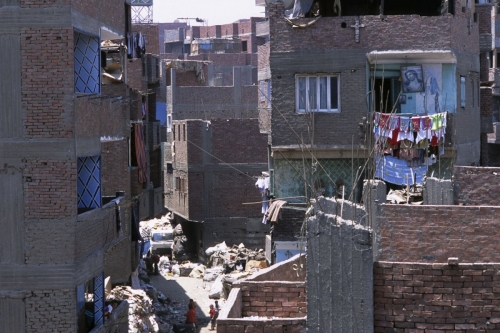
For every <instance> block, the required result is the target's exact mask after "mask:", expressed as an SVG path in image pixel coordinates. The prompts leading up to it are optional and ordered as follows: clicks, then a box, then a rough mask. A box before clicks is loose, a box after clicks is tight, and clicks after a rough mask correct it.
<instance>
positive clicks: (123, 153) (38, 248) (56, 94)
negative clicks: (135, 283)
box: [0, 0, 161, 332]
mask: <svg viewBox="0 0 500 333" xmlns="http://www.w3.org/2000/svg"><path fill="white" fill-rule="evenodd" d="M132 34H133V32H132V27H131V24H130V6H129V1H124V0H107V1H100V0H96V1H91V2H88V1H72V2H68V1H64V2H54V1H38V0H35V1H26V0H14V1H7V2H5V1H3V2H0V45H2V49H1V51H0V55H1V58H2V59H3V61H2V64H0V114H1V117H2V121H1V123H0V146H1V149H0V162H1V165H2V168H1V171H0V193H1V194H2V197H3V198H4V199H3V200H2V203H0V211H1V212H2V215H3V218H2V219H1V223H0V225H1V226H2V230H3V232H2V234H1V235H0V282H1V283H0V295H1V297H0V331H2V332H4V331H5V332H88V331H90V330H91V329H92V327H100V326H101V325H102V323H103V315H104V310H103V309H104V279H105V277H108V276H109V277H110V278H111V284H124V283H127V282H128V281H129V278H130V274H131V273H132V271H133V270H134V269H135V267H136V265H137V240H138V236H139V235H138V233H137V232H136V231H138V230H137V228H136V226H137V223H138V215H141V214H142V215H146V216H149V214H150V211H149V207H147V205H144V204H142V202H143V201H144V200H141V197H142V196H143V188H144V187H146V188H147V187H148V184H149V180H150V179H151V178H153V177H152V176H151V172H150V168H149V169H148V167H149V166H150V163H149V164H148V162H147V161H146V154H145V149H143V148H142V147H144V146H145V138H147V137H148V135H147V134H148V131H147V130H145V129H144V128H145V127H143V126H142V122H143V120H145V121H146V122H147V119H148V118H147V112H145V113H144V112H143V111H144V110H146V111H147V102H148V101H147V98H148V94H147V88H146V89H142V88H141V85H142V83H141V82H142V80H143V78H142V75H139V77H138V78H137V80H136V77H134V75H135V74H134V66H135V65H137V66H136V67H138V69H139V70H141V69H142V67H143V66H142V63H143V61H142V60H141V59H139V60H138V61H137V59H138V58H139V56H138V55H135V56H134V55H131V54H129V55H127V51H130V50H131V47H129V48H128V49H127V48H126V47H125V45H127V44H128V42H130V43H132V40H131V39H130V38H127V37H129V36H131V35H132ZM129 45H132V44H129ZM144 51H145V50H144V47H142V50H141V51H140V52H139V53H143V52H144ZM138 73H139V74H140V73H141V72H138ZM134 82H135V83H134ZM144 105H146V109H145V108H144ZM157 173H158V175H161V174H160V170H158V172H157ZM159 182H160V180H158V181H157V183H159ZM139 203H141V204H139ZM141 205H144V206H146V207H145V208H148V209H145V208H144V207H140V206H141ZM111 326H112V325H111ZM111 326H110V327H111ZM111 328H112V327H111Z"/></svg>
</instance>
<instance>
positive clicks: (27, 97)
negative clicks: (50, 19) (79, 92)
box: [20, 1, 74, 138]
mask: <svg viewBox="0 0 500 333" xmlns="http://www.w3.org/2000/svg"><path fill="white" fill-rule="evenodd" d="M33 2H34V4H33V5H35V6H36V3H37V2H35V1H33ZM39 3H42V2H41V1H40V2H39ZM24 5H26V4H24ZM20 38H21V63H22V75H21V80H22V82H21V84H22V87H21V90H22V107H23V110H24V112H25V114H24V131H25V137H26V138H71V137H72V136H73V135H74V127H73V126H74V124H73V121H72V120H73V119H72V115H71V110H72V108H71V106H72V105H71V101H70V100H68V99H66V98H65V96H67V95H70V94H73V92H74V81H73V77H74V68H73V58H72V54H73V53H72V52H68V49H72V48H73V29H70V28H66V29H64V28H60V29H55V28H50V29H49V28H46V29H42V28H25V29H22V31H21V36H20Z"/></svg>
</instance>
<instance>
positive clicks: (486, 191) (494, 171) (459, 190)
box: [454, 166, 500, 221]
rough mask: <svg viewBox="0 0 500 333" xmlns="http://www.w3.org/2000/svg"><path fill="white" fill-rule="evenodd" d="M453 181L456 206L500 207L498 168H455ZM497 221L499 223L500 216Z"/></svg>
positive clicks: (499, 169) (499, 175) (499, 172)
mask: <svg viewBox="0 0 500 333" xmlns="http://www.w3.org/2000/svg"><path fill="white" fill-rule="evenodd" d="M454 179H455V200H456V203H457V204H459V205H467V206H499V205H500V204H499V198H500V168H493V167H489V168H488V167H462V166H455V168H454ZM498 220H499V221H500V216H499V217H498Z"/></svg>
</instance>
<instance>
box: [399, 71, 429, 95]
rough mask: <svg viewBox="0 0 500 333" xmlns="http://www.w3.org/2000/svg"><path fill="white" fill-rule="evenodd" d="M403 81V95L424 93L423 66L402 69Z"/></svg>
mask: <svg viewBox="0 0 500 333" xmlns="http://www.w3.org/2000/svg"><path fill="white" fill-rule="evenodd" d="M401 79H402V81H403V93H415V92H421V91H424V77H423V71H422V66H407V67H401Z"/></svg>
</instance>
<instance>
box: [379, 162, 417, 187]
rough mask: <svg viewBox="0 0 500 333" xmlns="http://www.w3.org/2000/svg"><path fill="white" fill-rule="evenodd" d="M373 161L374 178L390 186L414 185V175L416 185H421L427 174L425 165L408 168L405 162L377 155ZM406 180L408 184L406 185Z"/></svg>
mask: <svg viewBox="0 0 500 333" xmlns="http://www.w3.org/2000/svg"><path fill="white" fill-rule="evenodd" d="M375 159H376V162H375V169H376V171H375V177H376V178H380V179H383V180H385V181H387V182H389V183H392V184H396V185H414V181H413V179H414V177H415V174H416V178H417V184H422V182H423V179H424V177H425V175H426V173H427V166H426V165H422V166H418V167H411V168H410V167H409V166H408V165H407V161H405V160H400V159H399V158H397V157H393V156H380V155H377V156H376V157H375ZM407 180H408V183H409V184H407Z"/></svg>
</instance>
